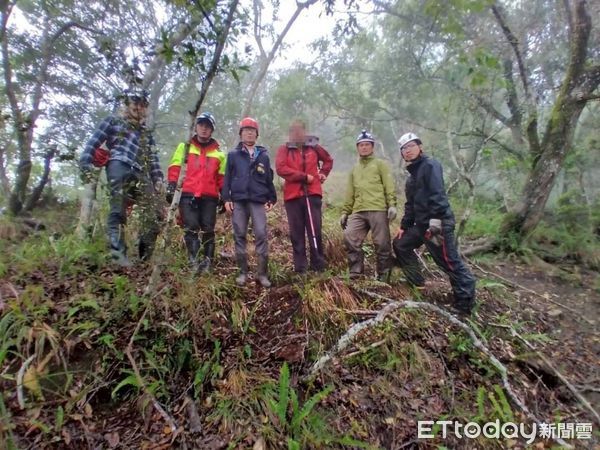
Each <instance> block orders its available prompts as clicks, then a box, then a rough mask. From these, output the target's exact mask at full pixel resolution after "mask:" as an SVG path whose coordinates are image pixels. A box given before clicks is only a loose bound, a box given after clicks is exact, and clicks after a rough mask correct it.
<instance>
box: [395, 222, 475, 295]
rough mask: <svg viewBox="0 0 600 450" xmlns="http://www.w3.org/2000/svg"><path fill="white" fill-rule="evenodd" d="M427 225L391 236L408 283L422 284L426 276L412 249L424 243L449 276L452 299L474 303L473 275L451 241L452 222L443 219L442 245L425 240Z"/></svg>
mask: <svg viewBox="0 0 600 450" xmlns="http://www.w3.org/2000/svg"><path fill="white" fill-rule="evenodd" d="M426 231H427V227H423V226H414V227H411V228H409V229H408V230H405V231H404V234H402V237H401V238H400V239H394V242H393V244H392V245H393V247H394V253H395V254H396V258H397V259H398V262H399V263H400V266H401V267H402V270H403V272H404V275H405V276H406V279H407V280H408V282H409V283H411V284H413V285H415V286H423V285H424V284H425V279H424V278H423V275H422V274H421V266H420V263H419V260H418V259H417V255H415V252H414V250H415V249H416V248H419V247H420V246H421V245H423V244H425V246H426V247H427V250H429V253H430V254H431V256H432V258H433V260H434V261H435V263H436V264H437V265H438V267H439V268H440V269H442V270H443V271H444V272H446V273H447V274H448V276H449V278H450V284H451V285H452V291H453V292H454V300H455V302H457V303H460V304H473V302H474V300H475V277H474V276H473V274H471V271H470V270H469V269H468V267H467V266H466V265H465V263H464V262H463V261H462V259H461V258H460V255H459V254H458V250H457V248H456V245H455V241H454V224H453V223H450V224H446V223H443V222H442V236H443V241H442V245H435V244H434V243H433V242H431V241H429V240H427V239H425V232H426Z"/></svg>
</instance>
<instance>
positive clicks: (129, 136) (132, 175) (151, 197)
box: [79, 89, 164, 267]
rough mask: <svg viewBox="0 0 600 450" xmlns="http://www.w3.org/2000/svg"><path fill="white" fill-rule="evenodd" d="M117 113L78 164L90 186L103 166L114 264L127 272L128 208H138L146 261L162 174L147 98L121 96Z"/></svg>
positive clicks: (157, 218) (132, 93)
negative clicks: (108, 198)
mask: <svg viewBox="0 0 600 450" xmlns="http://www.w3.org/2000/svg"><path fill="white" fill-rule="evenodd" d="M122 99H123V102H124V105H123V106H124V108H123V111H122V113H121V114H119V115H111V116H109V117H107V118H105V119H104V120H102V122H100V124H99V125H98V127H97V128H96V130H95V131H94V134H93V135H92V137H91V138H90V139H89V140H88V142H87V143H86V145H85V148H84V150H83V153H82V154H81V157H80V159H79V167H80V171H81V178H82V181H83V182H84V183H86V184H87V183H89V182H91V180H93V179H94V178H95V176H94V170H95V168H97V167H104V166H105V167H106V177H107V179H108V185H109V190H110V211H109V214H108V220H107V228H108V239H109V243H110V252H111V256H112V259H113V261H114V262H115V263H116V264H118V265H120V266H123V267H129V266H130V265H131V262H130V261H129V259H128V258H127V246H126V243H125V230H124V227H125V225H126V223H127V208H128V207H129V206H131V205H132V204H133V203H138V206H139V207H140V210H141V211H140V218H141V231H140V237H139V240H138V253H139V257H140V259H142V260H146V259H149V258H150V257H151V256H152V252H153V250H154V244H155V242H156V238H157V236H158V233H159V231H160V223H161V221H162V220H163V206H164V205H163V201H162V199H161V197H160V195H159V194H161V193H162V192H164V184H163V179H164V177H163V172H162V170H161V168H160V163H159V159H158V153H157V152H156V150H155V146H154V139H153V137H152V134H151V132H150V131H149V130H148V129H147V128H146V125H145V122H146V114H147V109H148V93H147V92H146V91H144V90H137V89H131V90H127V91H125V92H124V94H123V95H122Z"/></svg>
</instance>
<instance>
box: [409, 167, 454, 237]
mask: <svg viewBox="0 0 600 450" xmlns="http://www.w3.org/2000/svg"><path fill="white" fill-rule="evenodd" d="M406 169H407V170H408V172H409V173H410V176H409V177H408V179H407V180H406V187H405V194H406V203H405V205H404V217H402V221H401V224H400V227H401V228H402V229H403V230H407V229H409V228H410V227H412V226H414V225H418V226H424V227H427V226H428V225H429V219H440V220H442V221H443V222H445V223H447V224H450V223H451V224H454V214H453V213H452V209H451V208H450V203H448V196H447V195H446V189H445V188H444V176H443V172H442V166H441V164H440V163H439V162H438V161H437V160H435V159H433V158H429V157H427V156H424V155H423V156H421V157H420V158H419V159H417V160H416V161H415V162H413V163H412V164H410V165H409V166H408V167H407V168H406Z"/></svg>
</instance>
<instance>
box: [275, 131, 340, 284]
mask: <svg viewBox="0 0 600 450" xmlns="http://www.w3.org/2000/svg"><path fill="white" fill-rule="evenodd" d="M275 167H276V171H277V175H279V176H280V177H282V178H283V179H284V184H283V200H284V205H285V211H286V214H287V219H288V227H289V232H290V240H291V241H292V254H293V259H294V271H295V272H297V273H304V272H306V269H307V266H308V263H307V258H306V239H305V236H308V242H309V247H310V268H311V269H312V270H314V271H316V272H322V271H323V270H325V267H326V264H325V256H324V253H323V238H322V234H321V222H322V215H321V207H322V196H323V189H322V187H321V185H322V184H323V183H324V182H325V180H326V179H327V176H328V175H329V172H331V169H332V167H333V158H332V157H331V156H330V155H329V153H328V152H327V150H325V149H324V148H323V147H321V146H320V145H319V144H318V143H317V142H315V141H314V140H310V141H308V142H307V140H306V125H305V124H304V122H302V121H300V120H295V121H294V122H292V124H291V125H290V128H289V142H287V143H286V144H283V145H281V146H280V147H279V148H278V149H277V156H276V159H275Z"/></svg>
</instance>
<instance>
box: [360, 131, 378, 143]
mask: <svg viewBox="0 0 600 450" xmlns="http://www.w3.org/2000/svg"><path fill="white" fill-rule="evenodd" d="M361 142H370V143H371V144H373V145H375V138H374V137H373V135H372V134H371V133H369V132H368V131H367V130H362V131H361V132H360V134H359V135H358V137H357V138H356V145H358V144H360V143H361Z"/></svg>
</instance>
